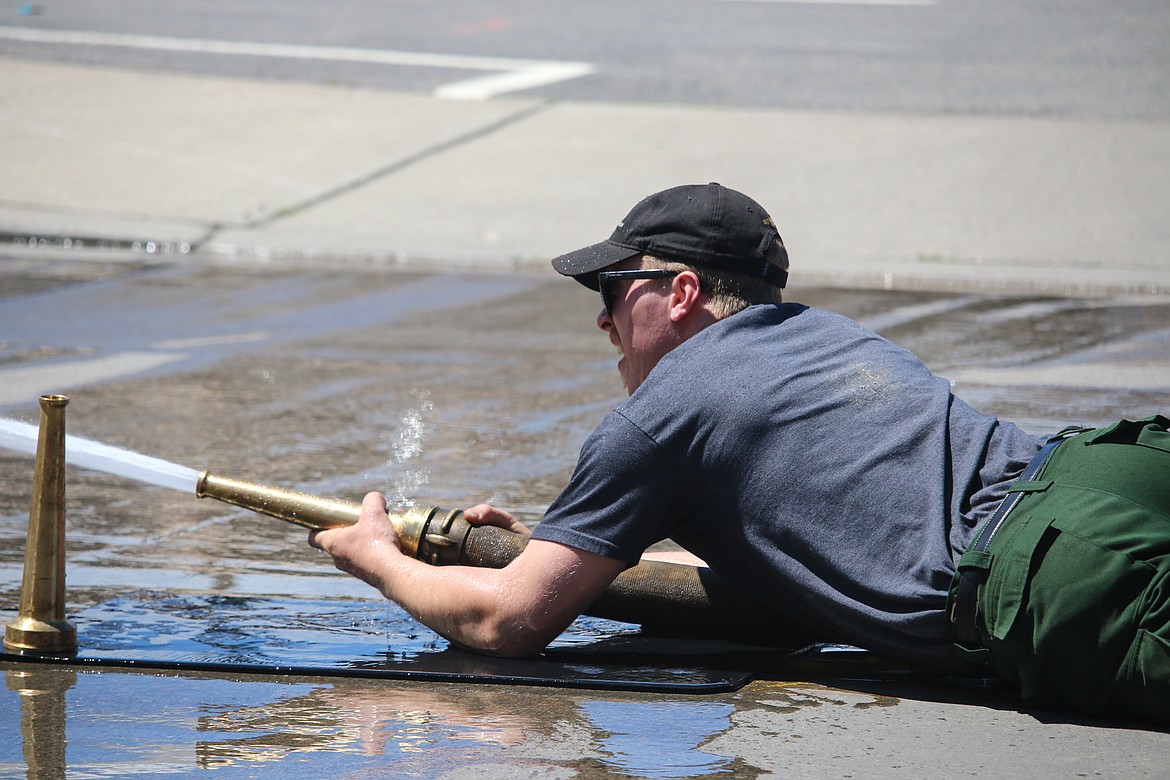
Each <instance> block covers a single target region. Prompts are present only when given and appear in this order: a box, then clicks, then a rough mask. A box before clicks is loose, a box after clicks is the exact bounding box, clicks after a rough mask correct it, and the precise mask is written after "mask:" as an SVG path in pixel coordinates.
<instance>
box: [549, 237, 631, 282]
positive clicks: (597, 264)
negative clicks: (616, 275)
mask: <svg viewBox="0 0 1170 780" xmlns="http://www.w3.org/2000/svg"><path fill="white" fill-rule="evenodd" d="M643 251H644V250H641V249H633V248H630V247H628V246H622V245H621V244H615V243H614V242H612V241H602V242H601V243H600V244H594V245H593V246H587V247H585V248H584V249H578V250H577V251H575V252H569V253H567V254H563V255H561V256H560V257H554V258H553V261H552V266H553V268H555V269H556V271H557V273H559V274H562V275H564V276H571V277H573V278H574V279H576V280H577V281H578V282H580V283H581V284H583V285H585V286H586V287H588V288H589V289H591V290H596V289H597V272H598V271H600V270H601V269H603V268H605V267H606V266H610V265H613V264H614V263H620V262H621V261H622V260H628V259H629V258H631V257H637V256H638V255H640V254H642V253H643Z"/></svg>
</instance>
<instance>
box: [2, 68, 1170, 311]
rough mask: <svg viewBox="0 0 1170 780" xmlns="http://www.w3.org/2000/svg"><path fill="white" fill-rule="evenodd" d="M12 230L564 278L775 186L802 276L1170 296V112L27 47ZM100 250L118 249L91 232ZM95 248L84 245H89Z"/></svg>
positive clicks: (14, 245) (5, 140)
mask: <svg viewBox="0 0 1170 780" xmlns="http://www.w3.org/2000/svg"><path fill="white" fill-rule="evenodd" d="M0 68H3V71H4V73H5V78H4V79H2V80H0V148H2V149H3V150H4V154H3V155H0V233H6V234H9V240H8V241H6V242H5V244H4V246H5V250H4V251H5V254H8V255H13V254H14V253H19V251H21V250H22V249H24V248H25V246H24V245H25V244H26V242H27V237H28V236H35V237H37V238H38V240H39V242H40V243H41V244H42V245H43V246H44V247H45V248H46V250H53V249H54V248H56V249H64V248H66V247H68V251H70V252H77V251H78V250H77V248H76V247H77V243H78V241H77V239H82V240H83V242H84V240H85V239H93V238H109V239H117V240H120V241H123V242H126V244H127V245H130V244H133V242H135V241H137V242H140V243H141V244H142V245H143V246H147V245H148V242H155V244H154V247H155V248H156V249H165V250H167V251H169V252H172V253H178V252H181V251H184V250H183V249H181V247H183V245H184V244H186V245H188V246H189V247H190V248H191V249H190V252H189V254H190V255H191V257H192V259H197V258H198V259H203V260H206V261H208V262H212V261H214V262H238V261H261V262H280V263H294V262H302V261H305V260H310V261H312V262H315V263H316V262H343V263H353V262H360V263H375V264H386V263H394V264H421V265H424V266H429V267H436V268H438V267H442V268H449V267H454V266H462V267H480V268H484V269H507V268H514V267H533V268H539V269H541V270H543V269H545V268H546V266H545V265H544V263H545V262H546V261H547V259H548V257H550V256H552V255H555V254H557V253H559V252H561V251H565V250H567V249H571V248H575V247H577V246H579V245H582V244H584V243H589V242H593V241H596V240H598V239H600V238H602V237H604V236H606V235H608V233H609V231H610V230H611V229H612V227H613V225H614V224H615V223H616V221H617V220H618V219H620V218H621V216H622V215H624V214H625V212H626V211H627V210H628V208H629V207H630V206H631V205H633V203H634V202H636V201H637V200H638V199H639V198H641V197H642V196H644V195H646V194H648V193H649V192H652V191H655V190H657V189H661V188H664V187H668V186H672V185H675V184H680V183H685V182H696V181H720V182H722V183H724V184H726V185H728V186H732V187H735V188H737V189H741V190H743V191H745V192H747V193H749V194H751V195H753V196H754V197H756V198H757V199H758V200H760V201H761V202H762V203H763V204H764V205H765V206H766V207H767V208H768V209H769V210H770V211H771V212H772V213H773V215H774V216H775V217H776V219H777V221H778V223H779V225H780V228H781V232H782V234H783V235H784V238H785V241H786V243H787V244H788V246H789V248H790V251H791V254H792V256H793V263H794V265H793V271H794V280H795V283H796V284H802V283H816V284H823V283H832V284H848V285H857V286H865V287H887V288H932V289H981V290H987V289H1013V290H1018V289H1028V290H1036V291H1043V292H1049V293H1056V294H1100V293H1109V292H1139V293H1157V294H1165V293H1170V251H1168V250H1167V247H1170V220H1168V219H1166V214H1170V187H1168V186H1167V184H1166V182H1167V181H1170V123H1165V122H1106V121H1071V120H1070V121H1065V120H1059V119H1030V118H987V117H962V116H895V115H854V114H833V113H813V112H801V111H761V110H746V109H735V108H718V107H684V106H673V105H626V104H601V103H589V104H585V103H557V102H548V101H544V100H541V99H539V98H536V97H532V96H527V97H509V98H506V99H504V98H497V99H494V100H490V101H471V102H460V101H451V100H443V99H438V98H434V97H428V96H420V95H411V94H402V93H392V92H375V91H368V90H361V89H348V88H345V89H343V88H333V87H329V86H319V85H306V84H295V83H284V82H269V81H252V80H243V79H227V78H209V77H194V76H183V75H171V74H160V73H147V72H137V71H126V70H116V69H104V68H93V67H76V66H70V65H60V64H51V63H43V62H32V61H23V60H14V59H8V60H2V61H0ZM86 245H87V246H88V248H89V250H92V248H93V246H94V242H93V241H92V240H90V241H88V242H87V244H86ZM89 250H81V251H89Z"/></svg>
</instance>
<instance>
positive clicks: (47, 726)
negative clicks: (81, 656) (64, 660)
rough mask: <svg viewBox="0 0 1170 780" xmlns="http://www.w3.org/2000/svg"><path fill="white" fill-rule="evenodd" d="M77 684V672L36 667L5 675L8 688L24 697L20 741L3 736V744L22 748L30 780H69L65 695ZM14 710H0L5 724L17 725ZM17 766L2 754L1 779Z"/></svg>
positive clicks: (6, 708) (21, 705)
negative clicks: (67, 778) (66, 776)
mask: <svg viewBox="0 0 1170 780" xmlns="http://www.w3.org/2000/svg"><path fill="white" fill-rule="evenodd" d="M76 681H77V675H76V673H74V672H71V671H65V672H62V671H57V670H49V669H38V668H36V667H33V668H28V669H9V670H7V671H6V672H5V673H4V682H5V687H6V688H7V689H8V690H9V691H13V692H15V693H16V694H17V695H18V696H19V697H20V704H19V705H17V706H19V708H20V735H19V737H20V738H19V739H16V738H15V736H16V735H9V734H7V733H2V732H0V740H2V741H3V743H4V747H5V749H7V748H9V747H11V746H16V745H21V747H22V750H21V754H22V757H23V758H24V763H25V767H26V768H27V772H26V774H25V777H27V778H29V780H51V779H52V778H59V777H65V692H66V691H68V690H69V689H70V688H72V687H73V685H74V683H75V682H76ZM14 710H15V707H11V706H7V705H6V706H4V707H0V712H5V713H6V714H5V715H4V716H3V720H6V721H11V722H15V720H16V718H15V712H14ZM13 766H14V762H11V761H10V760H9V758H8V756H6V755H3V754H2V753H0V777H7V776H9V770H10V769H11V768H12V767H13ZM13 776H15V773H13Z"/></svg>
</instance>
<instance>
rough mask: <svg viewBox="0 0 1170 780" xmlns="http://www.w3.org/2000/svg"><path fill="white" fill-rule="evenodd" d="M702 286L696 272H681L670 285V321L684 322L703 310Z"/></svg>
mask: <svg viewBox="0 0 1170 780" xmlns="http://www.w3.org/2000/svg"><path fill="white" fill-rule="evenodd" d="M702 294H703V291H702V286H701V285H700V283H699V276H698V274H696V273H695V272H694V271H680V272H679V273H678V274H677V275H676V276H675V277H674V279H672V280H671V283H670V319H671V320H672V321H674V322H682V321H683V320H685V319H687V318H688V317H690V316H691V315H693V314H695V313H696V312H698V311H700V310H702V304H701V303H700V300H699V299H700V297H701V296H702Z"/></svg>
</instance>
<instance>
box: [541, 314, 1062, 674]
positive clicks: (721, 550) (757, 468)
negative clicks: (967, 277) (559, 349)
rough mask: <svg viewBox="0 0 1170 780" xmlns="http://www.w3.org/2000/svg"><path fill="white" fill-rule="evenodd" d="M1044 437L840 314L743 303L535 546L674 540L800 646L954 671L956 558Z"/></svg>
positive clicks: (660, 392)
mask: <svg viewBox="0 0 1170 780" xmlns="http://www.w3.org/2000/svg"><path fill="white" fill-rule="evenodd" d="M1043 441H1044V438H1043V437H1037V436H1032V435H1030V434H1027V433H1025V432H1023V431H1021V430H1020V429H1019V428H1017V427H1016V426H1015V425H1013V424H1011V423H1006V422H1000V421H999V420H997V419H996V418H995V417H992V416H989V415H985V414H980V413H979V412H976V411H975V410H974V409H972V408H971V407H970V406H968V405H967V404H966V403H964V402H963V401H961V400H959V399H957V398H955V397H954V396H953V395H951V392H950V386H949V384H948V383H947V382H946V380H944V379H940V378H938V377H935V376H933V375H932V374H931V373H930V372H929V370H927V368H926V366H925V365H923V364H922V362H921V361H919V360H918V359H917V358H916V357H914V356H913V355H912V354H910V353H909V352H907V351H906V350H904V349H902V348H901V347H898V346H896V345H894V344H892V343H891V342H889V341H887V340H886V339H883V338H881V337H880V336H877V335H875V334H874V333H872V332H870V331H868V330H866V329H865V328H863V327H862V326H860V325H858V324H857V323H856V322H853V321H852V320H849V319H848V318H846V317H842V316H840V315H837V314H833V313H831V312H827V311H823V310H818V309H813V308H809V307H805V306H802V305H800V304H794V303H786V304H781V305H777V306H772V305H764V306H753V307H751V308H749V309H747V310H746V311H743V312H740V313H739V314H737V315H735V316H733V317H729V318H727V319H725V320H722V321H720V322H717V323H715V324H714V325H712V326H710V327H708V328H706V329H704V330H703V331H702V332H700V333H699V334H697V335H696V336H694V337H693V338H691V339H689V340H687V341H686V342H684V343H683V344H682V345H680V346H678V347H677V348H675V349H674V350H672V351H671V352H670V353H669V354H668V355H667V356H666V357H665V358H663V359H662V360H661V361H660V362H659V364H658V365H657V366H656V367H655V368H654V370H653V371H652V372H651V373H650V375H649V376H648V377H647V378H646V380H645V381H644V382H643V383H642V385H641V386H640V387H639V388H638V390H637V391H636V392H635V393H634V394H633V395H632V396H631V397H630V398H629V399H628V400H626V401H625V402H624V403H622V404H621V406H619V407H618V408H617V409H615V410H613V411H612V412H610V413H609V414H608V415H606V417H605V419H604V420H603V421H602V423H601V425H600V426H598V428H597V429H596V430H595V431H594V432H593V433H592V434H591V435H590V436H589V438H588V439H587V440H586V442H585V444H584V446H583V448H582V450H581V454H580V459H579V460H578V463H577V467H576V470H575V472H574V474H573V477H572V479H571V481H570V483H569V485H568V486H567V487H566V488H565V490H564V492H562V493H561V495H560V496H559V497H558V498H557V499H556V500H555V501H554V502H553V504H552V505H551V507H550V508H549V511H548V513H547V514H546V515H545V517H544V519H543V520H542V521H541V522H540V524H539V525H538V526H537V528H536V529H535V531H534V533H533V536H534V538H538V539H545V540H550V541H555V542H560V543H562V544H566V545H569V546H572V547H575V548H578V549H581V550H585V551H588V552H592V553H596V554H599V555H604V556H606V557H610V558H616V559H620V560H625V561H634V560H637V559H638V558H639V557H640V555H641V553H642V552H643V551H644V550H645V549H646V547H648V546H650V545H651V544H654V543H655V542H658V541H661V540H662V539H666V538H671V539H673V540H675V541H676V542H678V543H679V544H680V545H682V546H683V547H684V548H686V549H688V550H690V551H691V552H693V553H695V554H696V555H698V556H700V557H701V558H703V559H704V560H705V561H706V562H707V564H708V565H709V566H710V567H711V568H712V569H713V570H714V572H715V573H716V574H718V575H719V576H720V577H722V578H723V579H725V580H727V581H728V582H730V583H731V584H733V585H736V586H738V587H739V588H741V589H742V590H744V591H746V592H749V593H752V594H755V595H756V596H757V597H760V598H762V599H763V600H765V601H766V602H767V603H770V604H772V605H773V606H774V607H775V610H776V612H777V613H778V614H779V615H780V616H782V619H785V620H788V621H791V622H792V625H793V626H794V627H795V628H796V629H798V630H800V631H801V632H802V633H806V634H811V635H813V636H816V637H818V638H820V639H823V640H825V641H838V642H846V643H849V644H853V645H857V646H860V647H865V648H868V649H872V650H875V651H877V652H881V653H883V654H885V655H887V656H889V657H891V658H894V659H898V660H901V661H904V662H909V663H917V664H923V665H928V666H934V667H943V668H959V667H960V666H961V665H960V663H959V662H958V661H957V660H956V659H955V658H954V656H953V653H952V650H951V641H952V640H951V636H950V629H949V626H948V624H947V622H946V619H945V616H944V612H945V608H946V598H947V589H948V587H949V585H950V582H951V577H952V575H953V574H954V571H955V563H956V561H957V560H958V557H959V555H960V554H961V552H962V551H963V549H964V548H965V547H966V545H967V543H968V541H969V540H970V538H971V537H972V535H973V533H974V529H975V527H976V526H977V525H978V523H979V522H980V521H981V520H983V519H985V518H986V517H987V516H988V515H990V513H991V512H992V511H994V509H995V506H996V503H997V502H998V501H999V500H1000V499H1001V498H1003V496H1004V495H1005V493H1006V490H1007V487H1008V484H1009V483H1010V482H1011V481H1012V479H1014V478H1015V477H1016V476H1017V475H1018V474H1019V473H1020V472H1021V471H1022V470H1023V468H1024V466H1025V465H1026V463H1027V462H1028V461H1029V460H1030V459H1031V458H1032V456H1033V455H1034V454H1035V453H1036V452H1037V451H1038V450H1039V449H1040V447H1041V445H1042V444H1043Z"/></svg>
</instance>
